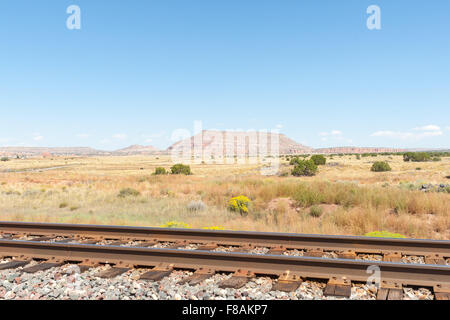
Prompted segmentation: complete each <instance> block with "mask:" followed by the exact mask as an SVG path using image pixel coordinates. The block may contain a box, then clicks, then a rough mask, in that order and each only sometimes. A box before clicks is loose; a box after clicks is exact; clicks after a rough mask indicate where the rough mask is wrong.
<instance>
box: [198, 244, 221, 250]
mask: <svg viewBox="0 0 450 320" xmlns="http://www.w3.org/2000/svg"><path fill="white" fill-rule="evenodd" d="M217 247H218V245H217V243H214V242H210V243H206V244H202V245H200V246H198V248H197V250H204V251H212V250H214V249H216V248H217Z"/></svg>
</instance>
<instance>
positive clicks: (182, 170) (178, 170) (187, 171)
mask: <svg viewBox="0 0 450 320" xmlns="http://www.w3.org/2000/svg"><path fill="white" fill-rule="evenodd" d="M170 170H171V172H172V174H184V175H187V176H188V175H191V174H192V172H191V167H190V166H187V165H184V164H181V163H178V164H176V165H174V166H172V168H170Z"/></svg>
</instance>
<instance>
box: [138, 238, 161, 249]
mask: <svg viewBox="0 0 450 320" xmlns="http://www.w3.org/2000/svg"><path fill="white" fill-rule="evenodd" d="M157 243H159V242H158V240H156V239H154V240H151V241H144V242H141V243H139V244H138V245H136V246H134V247H136V248H146V247H152V246H154V245H155V244H157Z"/></svg>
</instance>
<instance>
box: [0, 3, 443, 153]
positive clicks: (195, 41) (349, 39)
mask: <svg viewBox="0 0 450 320" xmlns="http://www.w3.org/2000/svg"><path fill="white" fill-rule="evenodd" d="M373 4H375V5H378V6H379V7H380V8H381V30H369V29H368V28H367V26H366V20H367V18H368V17H369V14H367V13H366V9H367V7H368V6H369V5H373ZM70 5H78V6H79V7H80V8H81V29H80V30H69V29H68V28H67V27H66V20H67V18H68V17H69V14H67V13H66V9H67V7H68V6H70ZM0 111H1V117H0V146H20V145H24V146H53V147H56V146H91V147H95V148H99V149H105V150H112V149H116V148H120V147H125V146H127V145H130V144H144V145H154V146H156V147H159V148H166V147H168V146H169V145H170V144H171V143H172V141H171V139H170V138H171V134H172V132H173V131H174V130H176V129H179V128H184V129H187V130H191V131H192V130H193V123H194V121H195V120H201V121H202V122H203V128H204V129H223V130H228V129H231V130H238V129H242V130H249V129H255V130H263V129H267V130H271V129H277V128H278V129H279V130H280V132H282V133H285V134H286V135H288V136H289V137H291V138H293V139H294V140H296V141H298V142H300V143H304V144H307V145H309V146H313V147H327V146H344V145H354V146H386V147H436V148H438V147H450V143H449V137H450V1H448V0H434V1H425V0H423V1H419V0H417V1H411V0H408V1H406V0H395V1H392V0H389V1H385V0H371V1H366V0H341V1H337V0H329V1H326V0H310V1H306V0H305V1H301V0H282V1H277V0H270V1H269V0H245V1H243V0H214V1H213V0H148V1H138V0H131V1H119V0H117V1H114V0H108V1H103V0H95V1H93V0H71V1H66V0H41V1H34V0H28V1H25V0H14V1H13V0H4V1H1V2H0Z"/></svg>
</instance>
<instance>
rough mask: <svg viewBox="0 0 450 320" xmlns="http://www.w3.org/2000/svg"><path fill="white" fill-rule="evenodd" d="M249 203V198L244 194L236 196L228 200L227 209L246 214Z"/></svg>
mask: <svg viewBox="0 0 450 320" xmlns="http://www.w3.org/2000/svg"><path fill="white" fill-rule="evenodd" d="M250 204H251V201H250V199H249V198H247V197H245V196H238V197H234V198H231V199H230V201H228V209H229V210H231V211H234V212H239V213H240V214H242V215H247V214H248V207H249V206H250Z"/></svg>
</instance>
